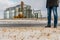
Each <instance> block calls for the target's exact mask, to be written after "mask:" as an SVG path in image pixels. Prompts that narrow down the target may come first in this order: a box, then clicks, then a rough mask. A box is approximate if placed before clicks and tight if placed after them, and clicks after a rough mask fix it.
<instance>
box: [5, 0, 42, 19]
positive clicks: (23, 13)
mask: <svg viewBox="0 0 60 40" xmlns="http://www.w3.org/2000/svg"><path fill="white" fill-rule="evenodd" d="M32 12H33V13H32ZM41 17H42V15H41V10H32V9H31V6H30V5H26V4H24V2H23V1H21V4H19V5H16V6H14V7H10V8H7V9H6V10H5V11H4V19H15V18H41Z"/></svg>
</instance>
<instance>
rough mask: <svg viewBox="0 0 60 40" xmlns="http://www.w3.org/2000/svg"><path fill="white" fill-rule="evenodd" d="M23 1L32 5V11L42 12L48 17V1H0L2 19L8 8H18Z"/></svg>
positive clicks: (59, 10)
mask: <svg viewBox="0 0 60 40" xmlns="http://www.w3.org/2000/svg"><path fill="white" fill-rule="evenodd" d="M21 1H23V2H24V3H25V4H27V5H31V7H32V9H35V10H37V9H38V10H41V13H42V15H43V16H47V11H46V0H0V18H3V16H4V15H3V14H4V10H5V9H6V8H9V7H13V6H16V5H18V4H20V2H21ZM58 15H59V16H60V7H59V8H58Z"/></svg>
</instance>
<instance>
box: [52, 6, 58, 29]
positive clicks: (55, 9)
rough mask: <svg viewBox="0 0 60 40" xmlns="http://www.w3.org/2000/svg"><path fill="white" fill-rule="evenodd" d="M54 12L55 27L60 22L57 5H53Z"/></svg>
mask: <svg viewBox="0 0 60 40" xmlns="http://www.w3.org/2000/svg"><path fill="white" fill-rule="evenodd" d="M52 10H53V14H54V28H55V27H57V22H58V14H57V7H53V9H52Z"/></svg>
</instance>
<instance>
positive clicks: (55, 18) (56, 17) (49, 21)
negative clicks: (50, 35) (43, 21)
mask: <svg viewBox="0 0 60 40" xmlns="http://www.w3.org/2000/svg"><path fill="white" fill-rule="evenodd" d="M52 11H53V14H54V26H57V21H58V14H57V7H49V8H47V13H48V25H49V26H51V12H52Z"/></svg>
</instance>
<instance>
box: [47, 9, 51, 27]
mask: <svg viewBox="0 0 60 40" xmlns="http://www.w3.org/2000/svg"><path fill="white" fill-rule="evenodd" d="M47 15H48V16H47V19H48V23H47V27H51V8H47Z"/></svg>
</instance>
